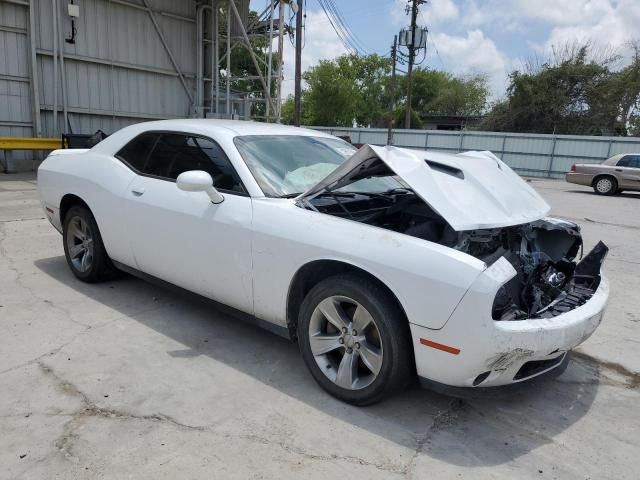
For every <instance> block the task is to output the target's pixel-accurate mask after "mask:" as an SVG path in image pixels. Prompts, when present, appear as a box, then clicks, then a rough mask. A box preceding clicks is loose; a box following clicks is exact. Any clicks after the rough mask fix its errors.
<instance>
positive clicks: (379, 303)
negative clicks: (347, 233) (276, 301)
mask: <svg viewBox="0 0 640 480" xmlns="http://www.w3.org/2000/svg"><path fill="white" fill-rule="evenodd" d="M298 335H299V341H300V350H301V352H302V356H303V358H304V361H305V363H306V365H307V367H308V368H309V370H310V371H311V374H312V375H313V377H314V378H315V379H316V381H317V382H318V383H319V384H320V385H321V386H322V387H323V388H324V389H325V390H326V391H327V392H329V393H330V394H331V395H333V396H335V397H337V398H339V399H341V400H343V401H345V402H349V403H353V404H356V405H367V404H371V403H375V402H378V401H380V400H382V399H383V398H385V397H387V396H389V395H391V394H393V393H394V392H397V391H399V390H401V389H402V388H403V387H405V386H406V385H407V383H408V381H409V379H410V378H411V373H412V371H413V353H412V344H411V338H410V332H409V328H408V324H407V321H406V319H405V317H404V315H403V314H402V312H401V311H400V310H399V308H398V306H397V305H396V303H395V302H394V300H393V298H392V297H391V296H390V295H389V293H388V292H387V291H386V290H385V289H384V288H382V287H381V286H380V285H379V284H377V283H376V282H374V281H372V280H370V279H368V278H366V277H361V276H357V275H339V276H335V277H331V278H328V279H326V280H323V281H322V282H320V283H318V285H316V286H315V287H314V288H313V289H312V290H311V291H310V292H309V294H308V295H307V296H306V297H305V299H304V301H303V304H302V307H301V310H300V318H299V322H298Z"/></svg>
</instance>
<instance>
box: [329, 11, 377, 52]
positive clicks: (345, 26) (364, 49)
mask: <svg viewBox="0 0 640 480" xmlns="http://www.w3.org/2000/svg"><path fill="white" fill-rule="evenodd" d="M325 1H326V2H327V3H328V5H329V7H330V8H331V9H332V10H333V13H334V17H335V18H337V19H338V22H339V23H340V24H341V25H342V27H343V30H345V31H346V32H347V33H348V34H349V36H350V38H351V40H352V43H353V44H354V45H356V46H359V47H360V50H361V51H362V52H364V53H367V51H368V50H369V49H368V48H367V46H366V45H365V44H364V42H363V41H362V40H360V38H358V36H357V35H356V34H355V33H353V30H352V29H351V27H349V25H348V24H347V22H345V21H344V18H343V15H342V14H341V13H340V11H339V10H338V7H337V6H336V4H335V3H334V0H325Z"/></svg>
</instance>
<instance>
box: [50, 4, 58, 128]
mask: <svg viewBox="0 0 640 480" xmlns="http://www.w3.org/2000/svg"><path fill="white" fill-rule="evenodd" d="M52 8H53V15H52V16H51V21H52V22H53V132H52V133H53V134H54V135H57V134H58V16H57V15H56V12H57V11H58V0H52Z"/></svg>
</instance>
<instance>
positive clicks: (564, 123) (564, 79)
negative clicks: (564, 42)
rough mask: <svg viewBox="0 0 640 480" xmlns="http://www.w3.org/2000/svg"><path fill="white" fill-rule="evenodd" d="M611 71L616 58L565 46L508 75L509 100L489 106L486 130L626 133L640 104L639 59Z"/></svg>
mask: <svg viewBox="0 0 640 480" xmlns="http://www.w3.org/2000/svg"><path fill="white" fill-rule="evenodd" d="M634 51H635V54H634V56H633V58H632V61H631V63H630V64H629V65H627V66H626V67H624V68H622V69H619V70H615V69H614V68H613V67H614V65H615V64H616V62H617V61H618V60H619V56H618V55H606V56H603V55H600V58H597V57H598V55H597V52H593V49H592V47H591V45H590V44H583V45H568V46H565V47H563V48H562V49H561V50H560V51H557V52H556V53H555V57H554V58H553V59H552V60H550V61H547V62H545V63H543V64H542V65H541V66H539V67H536V66H529V67H528V68H526V69H525V71H522V72H521V71H514V72H512V73H511V75H510V82H509V87H508V89H507V98H506V99H505V100H504V101H501V102H498V103H497V104H495V105H494V106H493V108H492V109H491V111H490V112H489V114H488V115H487V117H486V118H485V120H484V122H483V124H482V125H481V128H483V129H486V130H497V131H512V132H533V133H554V132H555V133H560V134H562V133H579V134H590V135H611V134H617V135H626V134H627V122H628V121H629V120H630V119H631V118H632V117H633V115H634V112H637V110H638V101H639V100H640V55H639V54H638V48H637V47H634Z"/></svg>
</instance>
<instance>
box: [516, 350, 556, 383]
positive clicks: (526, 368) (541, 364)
mask: <svg viewBox="0 0 640 480" xmlns="http://www.w3.org/2000/svg"><path fill="white" fill-rule="evenodd" d="M565 355H566V354H565ZM565 355H560V356H559V357H556V358H552V359H550V360H532V361H530V362H527V363H525V364H524V365H522V367H520V370H518V373H516V375H515V377H513V379H514V380H523V379H525V378H528V377H532V376H534V375H536V374H538V373H541V372H544V371H545V370H548V369H550V368H553V367H555V366H556V365H559V364H560V363H562V360H563V359H564V357H565Z"/></svg>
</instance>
